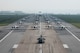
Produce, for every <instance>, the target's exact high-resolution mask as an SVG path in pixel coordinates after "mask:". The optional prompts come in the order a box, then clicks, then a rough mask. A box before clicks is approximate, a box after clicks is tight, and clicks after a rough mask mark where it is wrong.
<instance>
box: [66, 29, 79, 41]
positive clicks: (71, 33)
mask: <svg viewBox="0 0 80 53" xmlns="http://www.w3.org/2000/svg"><path fill="white" fill-rule="evenodd" d="M65 29H66V30H67V31H68V32H69V33H70V34H71V35H73V36H74V37H75V38H76V39H77V40H78V41H80V39H79V38H78V37H76V36H75V35H74V34H73V33H72V32H71V31H70V30H68V29H67V28H65Z"/></svg>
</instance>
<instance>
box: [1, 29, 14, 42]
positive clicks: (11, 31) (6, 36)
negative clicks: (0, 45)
mask: <svg viewBox="0 0 80 53" xmlns="http://www.w3.org/2000/svg"><path fill="white" fill-rule="evenodd" d="M12 32H13V30H12V31H10V32H9V33H8V34H7V35H6V36H5V37H4V38H2V39H1V40H0V42H2V41H3V40H4V39H6V38H7V37H8V36H9V35H10V34H11V33H12Z"/></svg>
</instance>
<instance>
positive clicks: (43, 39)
mask: <svg viewBox="0 0 80 53" xmlns="http://www.w3.org/2000/svg"><path fill="white" fill-rule="evenodd" d="M37 40H38V44H42V43H45V38H44V37H43V36H42V35H40V37H39V38H38V39H37Z"/></svg>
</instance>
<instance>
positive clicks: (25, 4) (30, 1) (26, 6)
mask: <svg viewBox="0 0 80 53" xmlns="http://www.w3.org/2000/svg"><path fill="white" fill-rule="evenodd" d="M0 11H23V12H26V13H38V12H39V11H41V12H42V13H73V14H76V13H80V0H0Z"/></svg>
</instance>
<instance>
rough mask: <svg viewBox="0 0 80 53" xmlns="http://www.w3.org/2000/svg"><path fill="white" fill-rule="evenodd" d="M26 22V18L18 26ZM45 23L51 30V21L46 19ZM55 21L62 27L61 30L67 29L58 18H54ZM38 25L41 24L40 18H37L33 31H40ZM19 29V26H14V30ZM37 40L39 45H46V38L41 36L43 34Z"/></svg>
mask: <svg viewBox="0 0 80 53" xmlns="http://www.w3.org/2000/svg"><path fill="white" fill-rule="evenodd" d="M25 20H26V18H23V19H22V20H20V21H19V23H18V24H20V25H21V24H23V21H25ZM45 21H46V23H47V24H48V26H47V27H48V28H49V27H52V25H51V22H50V21H49V19H47V18H45ZM54 21H55V22H56V23H57V24H58V25H60V26H58V28H59V29H61V30H63V29H65V28H66V26H64V25H62V23H61V22H60V21H59V20H58V19H57V18H54ZM38 24H39V17H37V18H36V19H35V23H34V25H33V26H32V28H33V29H38V28H39V26H38ZM19 27H20V26H19V25H14V26H12V29H18V28H19ZM37 40H38V43H39V44H42V43H45V38H44V37H43V35H41V34H40V37H39V38H37Z"/></svg>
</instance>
